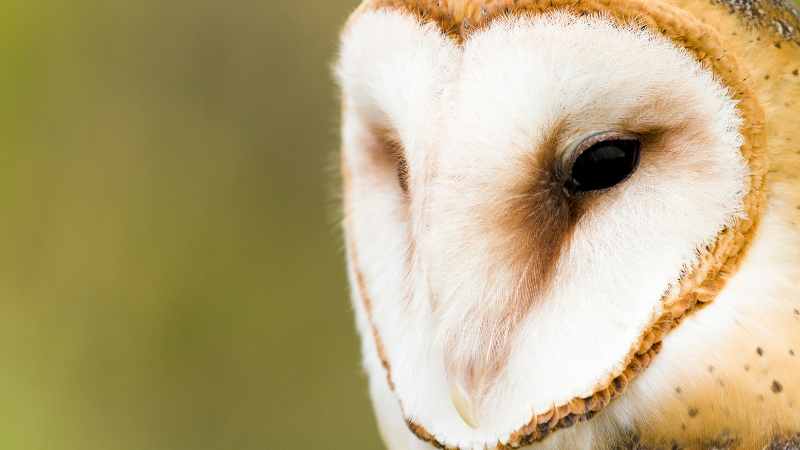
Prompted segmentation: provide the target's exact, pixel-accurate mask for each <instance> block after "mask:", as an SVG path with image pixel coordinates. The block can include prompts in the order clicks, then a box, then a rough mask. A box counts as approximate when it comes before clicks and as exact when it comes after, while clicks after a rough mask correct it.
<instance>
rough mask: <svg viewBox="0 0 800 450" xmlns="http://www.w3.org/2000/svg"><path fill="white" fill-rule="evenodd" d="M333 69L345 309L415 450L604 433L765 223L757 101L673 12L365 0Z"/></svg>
mask: <svg viewBox="0 0 800 450" xmlns="http://www.w3.org/2000/svg"><path fill="white" fill-rule="evenodd" d="M336 67H337V69H336V73H337V77H338V81H339V83H340V86H341V91H342V103H343V128H342V129H343V147H342V173H343V179H344V198H345V221H344V223H345V231H346V242H347V253H348V260H349V268H350V278H351V284H352V286H353V297H354V300H355V304H356V309H357V311H358V313H359V320H360V322H361V325H362V327H361V328H362V330H363V331H364V340H365V347H366V348H367V351H372V352H374V353H375V354H377V355H378V356H379V360H380V362H381V364H382V366H383V369H382V371H383V372H384V375H385V377H386V379H385V380H379V381H375V382H385V383H388V384H389V386H390V387H391V389H392V391H393V392H394V395H395V397H396V400H397V402H398V403H399V405H400V407H401V408H402V411H403V414H404V416H405V418H406V420H407V421H408V424H409V425H410V426H411V428H412V430H413V431H414V432H415V433H417V435H418V436H420V437H421V438H423V439H425V440H428V441H431V442H434V443H437V444H439V445H441V446H447V447H458V448H484V447H489V448H494V446H497V445H506V446H509V447H514V446H520V445H524V444H526V443H530V442H534V441H538V440H541V439H544V438H545V437H546V436H548V435H549V434H551V433H553V432H555V431H557V430H558V429H560V428H564V427H568V426H571V425H573V424H574V423H576V422H579V421H582V420H587V419H589V418H591V417H592V416H593V415H594V414H596V413H597V412H598V411H600V410H602V409H603V408H604V407H605V406H606V405H608V403H609V402H610V401H611V400H612V399H613V398H615V397H617V396H620V395H624V392H625V388H626V387H627V385H628V384H629V383H630V382H632V381H633V380H634V378H635V377H636V375H637V374H639V373H640V372H641V371H643V370H646V368H647V367H648V365H649V362H650V360H651V359H652V358H653V357H655V356H656V354H657V353H658V351H659V349H660V347H661V345H662V339H663V338H664V336H666V335H667V334H668V333H669V332H670V331H671V330H672V329H674V328H675V327H678V326H680V323H681V320H682V319H683V318H684V317H686V316H687V315H688V314H690V313H691V312H692V311H693V310H695V309H697V308H699V307H701V306H702V305H703V304H705V303H708V302H710V301H712V300H713V299H714V298H715V296H716V295H717V293H718V292H719V290H720V289H721V288H722V286H723V285H724V283H725V280H726V278H727V276H729V275H730V274H731V273H732V272H734V271H735V270H736V267H737V263H738V261H739V259H740V258H741V256H742V255H743V254H744V252H745V250H746V248H747V242H748V240H749V238H748V237H749V235H750V234H751V233H752V232H753V230H754V229H755V227H756V224H757V221H758V216H759V209H760V204H761V185H762V182H763V175H764V173H763V172H764V169H763V167H764V164H763V155H762V153H763V151H762V147H763V142H762V141H763V139H762V134H761V131H760V130H761V128H762V127H761V124H762V120H763V119H762V116H761V114H762V113H761V110H760V108H759V105H758V103H757V101H756V100H754V98H753V96H752V95H751V94H750V93H749V90H748V89H749V88H748V87H747V85H746V83H745V82H744V81H743V80H744V79H745V78H746V77H744V76H743V74H742V72H741V70H740V69H739V67H738V66H737V63H736V61H735V60H734V59H733V58H732V57H731V56H729V55H728V54H727V53H726V52H725V49H724V47H723V46H722V45H721V44H720V42H719V40H718V37H717V36H716V34H715V33H714V32H713V31H711V30H709V29H708V28H707V27H706V26H705V25H704V24H702V23H701V22H699V21H697V20H696V19H694V18H693V17H690V16H688V15H686V14H685V13H682V12H681V11H680V10H679V9H677V8H674V7H668V6H667V5H666V4H662V2H660V1H644V0H627V1H577V2H576V1H572V0H569V1H568V0H563V1H559V0H555V1H535V0H519V1H510V0H509V1H491V2H490V1H483V2H482V1H470V0H461V1H438V2H437V1H433V0H431V1H410V0H407V1H402V0H395V1H389V0H382V1H381V0H374V1H368V2H366V3H364V4H363V5H362V7H361V8H360V9H359V10H358V11H357V12H356V13H355V14H354V15H353V16H352V18H351V19H350V21H349V22H348V24H347V25H346V28H345V31H344V33H343V37H342V44H341V52H340V58H339V61H338V64H337V66H336Z"/></svg>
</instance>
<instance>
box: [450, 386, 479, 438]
mask: <svg viewBox="0 0 800 450" xmlns="http://www.w3.org/2000/svg"><path fill="white" fill-rule="evenodd" d="M450 399H451V401H452V402H453V406H454V407H455V409H456V412H458V415H459V416H461V420H463V421H464V423H465V424H466V425H467V426H468V427H470V428H472V429H473V430H477V429H478V428H479V427H480V423H479V421H478V420H477V414H476V412H475V403H474V402H473V400H472V397H471V396H470V395H469V394H468V393H467V390H466V389H464V387H463V386H462V385H461V384H460V383H458V382H455V383H453V384H451V386H450Z"/></svg>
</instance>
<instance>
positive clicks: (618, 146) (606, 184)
mask: <svg viewBox="0 0 800 450" xmlns="http://www.w3.org/2000/svg"><path fill="white" fill-rule="evenodd" d="M640 147H641V145H640V144H639V141H636V140H610V141H604V142H599V143H597V144H595V145H594V146H592V147H591V148H589V149H588V150H586V151H584V152H583V153H582V154H581V155H580V156H579V157H578V159H577V160H576V161H575V164H574V165H573V166H572V178H570V180H569V182H568V183H567V187H568V188H569V189H570V190H571V191H573V192H589V191H599V190H602V189H608V188H610V187H613V186H616V185H617V184H619V183H621V182H623V181H625V180H626V179H627V178H628V177H629V176H630V175H631V174H632V173H633V172H634V171H635V170H636V167H637V165H638V164H639V150H640Z"/></svg>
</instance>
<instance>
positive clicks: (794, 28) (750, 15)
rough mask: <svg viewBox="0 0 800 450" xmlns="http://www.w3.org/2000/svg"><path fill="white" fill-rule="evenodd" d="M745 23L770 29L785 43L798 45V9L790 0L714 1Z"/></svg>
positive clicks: (799, 37)
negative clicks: (789, 42)
mask: <svg viewBox="0 0 800 450" xmlns="http://www.w3.org/2000/svg"><path fill="white" fill-rule="evenodd" d="M714 1H715V2H716V3H720V4H723V5H725V6H727V7H728V8H730V10H731V11H732V12H734V13H735V14H736V15H738V16H741V17H742V18H743V19H744V20H745V21H746V22H748V23H750V24H752V25H754V26H756V27H759V28H770V29H772V30H774V31H775V33H776V34H778V35H779V36H781V37H782V38H783V39H785V40H787V41H792V42H794V43H796V44H799V45H800V9H798V7H797V6H796V5H795V4H794V2H793V1H790V0H714Z"/></svg>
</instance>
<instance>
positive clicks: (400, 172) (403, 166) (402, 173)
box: [397, 155, 408, 194]
mask: <svg viewBox="0 0 800 450" xmlns="http://www.w3.org/2000/svg"><path fill="white" fill-rule="evenodd" d="M397 183H398V184H399V185H400V189H401V190H402V191H403V193H404V194H408V162H406V159H405V158H404V157H403V156H402V155H397Z"/></svg>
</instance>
